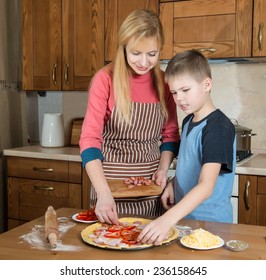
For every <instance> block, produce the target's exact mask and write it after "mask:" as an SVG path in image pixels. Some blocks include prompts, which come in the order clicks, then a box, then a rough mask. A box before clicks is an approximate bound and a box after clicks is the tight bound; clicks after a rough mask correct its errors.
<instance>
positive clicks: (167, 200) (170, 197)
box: [161, 179, 175, 210]
mask: <svg viewBox="0 0 266 280" xmlns="http://www.w3.org/2000/svg"><path fill="white" fill-rule="evenodd" d="M161 202H162V204H163V207H164V208H165V209H166V210H168V209H170V208H171V207H173V206H174V204H175V201H174V183H173V179H172V180H170V181H169V182H168V184H167V186H166V188H165V189H164V192H163V194H162V196H161Z"/></svg>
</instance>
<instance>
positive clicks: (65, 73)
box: [64, 64, 69, 85]
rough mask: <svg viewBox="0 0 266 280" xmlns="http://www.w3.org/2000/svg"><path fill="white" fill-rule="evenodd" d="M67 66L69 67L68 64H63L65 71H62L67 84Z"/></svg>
mask: <svg viewBox="0 0 266 280" xmlns="http://www.w3.org/2000/svg"><path fill="white" fill-rule="evenodd" d="M68 67H69V64H66V65H65V71H64V79H65V83H66V84H67V85H68V84H69V81H68Z"/></svg>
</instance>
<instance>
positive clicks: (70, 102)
mask: <svg viewBox="0 0 266 280" xmlns="http://www.w3.org/2000/svg"><path fill="white" fill-rule="evenodd" d="M211 69H212V76H213V89H212V92H211V95H212V99H213V102H214V104H215V105H216V107H217V108H219V109H221V110H222V111H223V112H224V113H225V114H226V115H227V116H228V117H229V118H233V119H236V120H237V121H238V123H239V124H240V125H243V126H246V127H248V128H251V129H252V132H253V133H257V136H254V137H253V138H252V141H251V147H252V149H258V150H266V109H265V100H266V64H265V63H248V64H245V63H244V64H236V63H223V64H211ZM86 106H87V92H47V94H46V97H40V96H38V108H39V112H38V114H39V128H40V129H39V134H40V133H41V127H42V119H43V114H44V113H63V116H64V125H65V132H66V143H68V137H69V129H70V124H71V120H72V119H73V118H80V117H84V115H85V112H86ZM177 111H178V119H179V123H180V124H181V122H182V120H183V118H184V114H183V112H181V111H180V110H179V109H177ZM40 136H41V135H40Z"/></svg>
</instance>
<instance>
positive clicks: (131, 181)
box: [124, 176, 152, 189]
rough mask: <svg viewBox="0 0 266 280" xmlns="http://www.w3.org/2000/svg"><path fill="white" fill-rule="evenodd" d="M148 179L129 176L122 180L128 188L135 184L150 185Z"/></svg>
mask: <svg viewBox="0 0 266 280" xmlns="http://www.w3.org/2000/svg"><path fill="white" fill-rule="evenodd" d="M151 182H152V181H151V180H150V179H145V178H144V177H142V176H136V177H130V178H127V179H125V180H124V183H125V184H126V185H128V188H129V189H131V188H134V187H135V186H138V187H140V186H150V185H151Z"/></svg>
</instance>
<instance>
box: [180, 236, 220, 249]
mask: <svg viewBox="0 0 266 280" xmlns="http://www.w3.org/2000/svg"><path fill="white" fill-rule="evenodd" d="M184 237H185V236H183V237H182V238H181V239H180V242H181V244H182V245H183V246H185V247H187V248H190V249H195V250H211V249H216V248H220V247H222V246H223V245H224V241H223V239H222V238H220V237H219V240H220V243H219V244H218V245H215V246H212V247H196V246H189V245H187V244H186V243H185V242H184V241H183V240H184ZM182 239H183V240H182Z"/></svg>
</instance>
